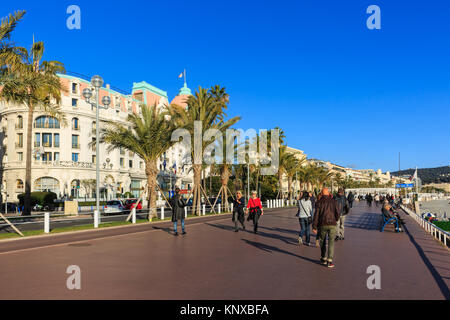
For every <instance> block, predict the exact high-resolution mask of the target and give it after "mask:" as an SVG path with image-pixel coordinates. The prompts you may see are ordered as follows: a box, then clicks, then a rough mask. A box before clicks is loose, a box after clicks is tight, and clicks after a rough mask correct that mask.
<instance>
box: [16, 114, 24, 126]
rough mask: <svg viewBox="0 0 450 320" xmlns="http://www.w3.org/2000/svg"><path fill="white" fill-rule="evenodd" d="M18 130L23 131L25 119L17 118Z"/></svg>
mask: <svg viewBox="0 0 450 320" xmlns="http://www.w3.org/2000/svg"><path fill="white" fill-rule="evenodd" d="M16 129H23V117H22V116H18V117H17V123H16Z"/></svg>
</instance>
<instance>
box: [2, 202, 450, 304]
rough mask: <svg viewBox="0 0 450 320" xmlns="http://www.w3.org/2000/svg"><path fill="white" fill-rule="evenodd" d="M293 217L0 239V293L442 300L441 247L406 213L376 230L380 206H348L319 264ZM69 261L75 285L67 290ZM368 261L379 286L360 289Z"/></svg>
mask: <svg viewBox="0 0 450 320" xmlns="http://www.w3.org/2000/svg"><path fill="white" fill-rule="evenodd" d="M294 214H295V209H275V210H272V211H271V212H268V213H266V214H265V215H264V216H263V217H262V218H261V227H260V232H259V234H256V235H255V234H253V233H252V232H249V231H246V232H243V231H240V232H238V233H235V232H233V230H232V222H231V219H230V216H229V215H222V216H216V217H202V218H196V219H191V220H189V223H188V224H187V232H188V233H187V235H185V236H178V237H175V236H173V235H172V227H171V225H170V224H169V223H160V224H153V225H151V224H145V225H138V226H133V227H126V228H115V229H111V230H94V231H89V232H82V233H73V234H68V235H58V236H44V237H39V238H35V239H25V240H24V239H20V240H14V241H7V242H0V266H1V270H2V272H1V273H0V283H1V286H0V299H227V300H229V299H252V300H253V299H255V300H259V299H289V300H291V299H450V295H449V289H448V286H449V282H450V280H449V279H450V254H449V251H448V249H446V248H443V247H442V246H441V245H440V244H439V243H438V242H437V241H435V240H433V239H432V238H431V236H429V235H427V234H426V233H425V232H424V231H423V230H422V229H420V227H419V226H418V225H417V224H416V223H415V222H414V221H413V220H412V219H411V218H409V217H405V219H406V221H407V232H405V233H400V234H397V233H394V232H393V230H392V228H391V227H388V228H387V230H386V232H383V233H381V232H379V231H378V227H379V223H380V213H379V208H376V207H375V206H374V207H372V208H369V207H367V206H366V205H365V204H359V203H356V206H355V207H354V208H353V210H352V212H351V214H350V216H349V217H348V218H347V223H346V240H345V241H340V242H338V243H337V245H336V249H335V255H336V257H335V263H336V267H335V268H334V269H328V268H325V267H323V266H321V265H319V264H318V258H319V249H318V248H316V247H307V246H300V245H299V244H298V242H297V237H298V235H297V234H298V229H299V225H298V220H297V219H296V218H295V217H294ZM247 225H248V227H249V228H248V229H251V228H250V225H249V223H247ZM312 239H313V240H312V241H314V238H312ZM28 247H31V248H28ZM27 248H28V249H27ZM70 265H77V266H79V267H80V270H81V289H80V290H68V289H67V287H66V280H67V278H68V277H69V275H68V274H66V269H67V267H68V266H70ZM371 265H376V266H379V267H380V270H381V289H380V290H377V289H374V290H369V289H368V287H367V279H368V277H369V276H370V275H369V274H368V273H367V268H368V267H369V266H371Z"/></svg>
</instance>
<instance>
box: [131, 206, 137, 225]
mask: <svg viewBox="0 0 450 320" xmlns="http://www.w3.org/2000/svg"><path fill="white" fill-rule="evenodd" d="M131 212H132V216H131V223H133V224H134V223H136V207H134V208H133V209H131Z"/></svg>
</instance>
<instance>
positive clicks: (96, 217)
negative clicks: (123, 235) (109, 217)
mask: <svg viewBox="0 0 450 320" xmlns="http://www.w3.org/2000/svg"><path fill="white" fill-rule="evenodd" d="M98 216H99V214H98V211H97V210H94V228H98V223H99V217H98Z"/></svg>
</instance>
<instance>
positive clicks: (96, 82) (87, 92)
mask: <svg viewBox="0 0 450 320" xmlns="http://www.w3.org/2000/svg"><path fill="white" fill-rule="evenodd" d="M91 84H92V86H93V87H94V88H95V102H91V101H90V99H91V97H92V91H91V89H89V88H86V89H84V90H83V97H84V98H85V99H86V102H87V103H89V104H90V105H91V106H93V107H95V108H96V110H95V171H96V172H95V173H96V182H95V198H96V209H97V213H98V214H100V197H99V195H100V159H99V153H100V143H99V142H100V131H99V128H100V121H99V109H100V108H103V109H108V108H109V105H110V103H111V98H110V97H109V96H104V97H103V98H102V103H103V106H102V105H100V103H99V99H100V97H99V91H100V88H101V87H102V85H103V79H102V77H100V76H93V77H92V79H91Z"/></svg>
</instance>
